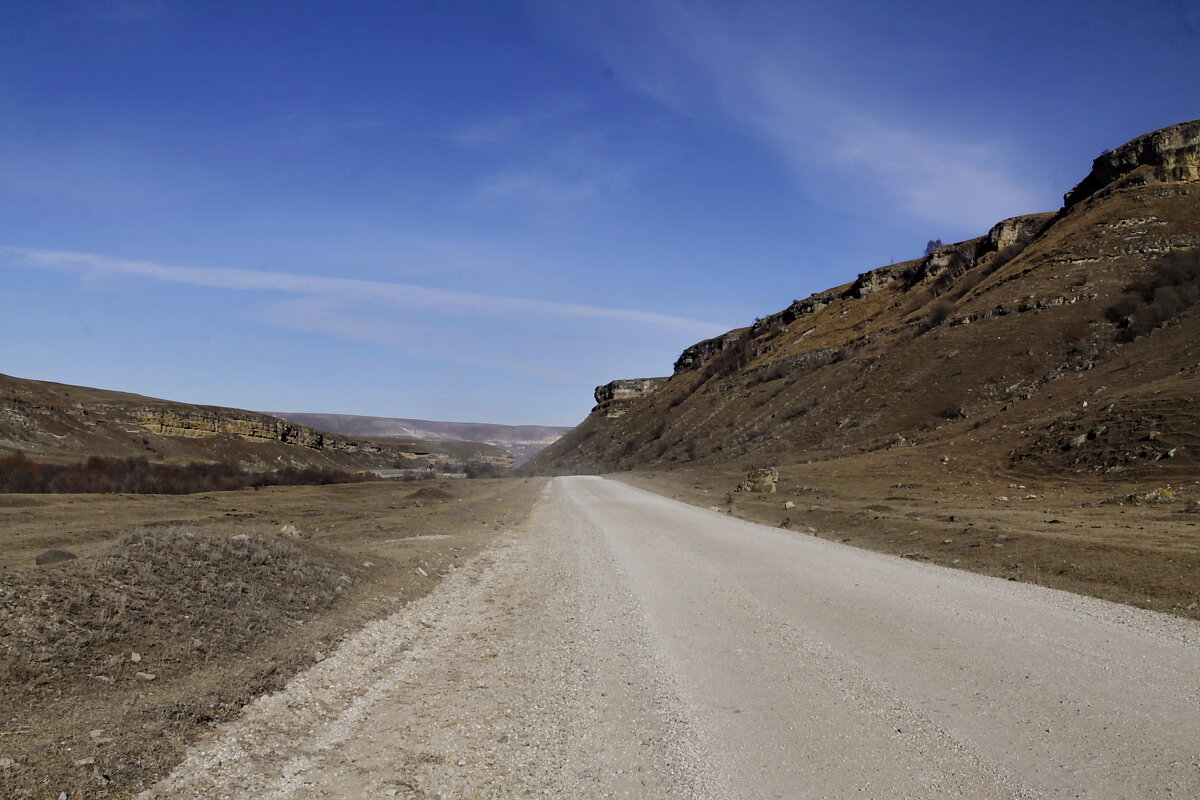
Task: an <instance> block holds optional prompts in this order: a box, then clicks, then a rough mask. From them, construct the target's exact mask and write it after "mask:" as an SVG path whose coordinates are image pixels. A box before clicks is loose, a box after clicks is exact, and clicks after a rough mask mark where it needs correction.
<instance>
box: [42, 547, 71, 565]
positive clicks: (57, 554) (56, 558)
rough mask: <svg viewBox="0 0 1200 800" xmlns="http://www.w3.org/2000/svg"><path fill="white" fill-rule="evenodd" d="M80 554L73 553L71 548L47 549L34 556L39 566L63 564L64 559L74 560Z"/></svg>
mask: <svg viewBox="0 0 1200 800" xmlns="http://www.w3.org/2000/svg"><path fill="white" fill-rule="evenodd" d="M76 558H79V556H77V555H75V554H74V553H72V552H71V551H70V550H45V551H43V552H41V553H38V554H37V555H36V556H34V559H33V563H35V564H37V565H38V566H39V567H45V566H49V565H50V564H61V563H62V562H64V561H73V560H74V559H76Z"/></svg>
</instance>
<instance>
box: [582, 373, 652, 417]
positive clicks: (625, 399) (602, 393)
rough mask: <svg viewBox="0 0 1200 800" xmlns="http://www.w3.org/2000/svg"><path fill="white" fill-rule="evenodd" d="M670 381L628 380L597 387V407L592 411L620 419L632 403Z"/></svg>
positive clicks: (650, 379) (610, 382)
mask: <svg viewBox="0 0 1200 800" xmlns="http://www.w3.org/2000/svg"><path fill="white" fill-rule="evenodd" d="M668 380H670V378H626V379H622V380H616V381H609V382H608V383H606V384H604V385H603V386H597V387H596V392H595V397H596V407H595V408H594V409H592V410H593V411H602V412H604V416H606V417H619V416H621V415H622V414H624V413H625V410H626V409H627V408H628V406H629V404H630V403H632V402H633V401H634V400H638V399H640V398H642V397H645V396H646V395H648V394H650V393H651V392H653V391H654V390H655V389H657V388H658V387H660V386H662V385H663V384H664V383H666V382H667V381H668Z"/></svg>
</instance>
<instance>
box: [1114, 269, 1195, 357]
mask: <svg viewBox="0 0 1200 800" xmlns="http://www.w3.org/2000/svg"><path fill="white" fill-rule="evenodd" d="M1197 302H1200V250H1181V251H1178V252H1175V253H1171V254H1170V255H1167V256H1164V257H1163V258H1162V259H1161V260H1160V261H1158V263H1156V264H1155V265H1154V266H1153V267H1151V268H1150V270H1149V271H1148V272H1147V273H1146V274H1145V275H1143V276H1142V277H1141V278H1139V279H1138V280H1136V281H1134V282H1133V283H1131V284H1129V285H1128V286H1126V287H1125V294H1123V295H1122V296H1121V297H1120V298H1119V299H1118V300H1117V302H1115V303H1113V304H1112V305H1111V306H1109V307H1108V310H1107V311H1106V316H1107V317H1108V319H1109V321H1110V322H1115V323H1116V324H1117V325H1118V326H1120V327H1121V328H1122V331H1121V334H1120V337H1119V338H1121V339H1123V340H1125V341H1132V340H1133V339H1136V338H1138V337H1139V336H1145V335H1147V334H1148V333H1150V332H1151V331H1152V330H1154V329H1155V328H1157V327H1159V326H1160V325H1162V324H1164V323H1167V322H1170V321H1171V320H1173V319H1175V318H1176V317H1178V316H1179V315H1180V314H1182V313H1183V312H1184V311H1187V310H1188V308H1190V307H1191V306H1193V305H1195V304H1196V303H1197Z"/></svg>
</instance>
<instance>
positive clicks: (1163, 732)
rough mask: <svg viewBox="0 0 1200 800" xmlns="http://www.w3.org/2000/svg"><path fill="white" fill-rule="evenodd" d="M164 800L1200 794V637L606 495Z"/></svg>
mask: <svg viewBox="0 0 1200 800" xmlns="http://www.w3.org/2000/svg"><path fill="white" fill-rule="evenodd" d="M142 797H145V798H168V797H170V798H244V797H262V798H288V797H305V798H307V797H312V798H373V797H380V798H386V797H401V798H421V799H422V800H433V799H434V798H438V799H440V800H451V799H452V798H530V797H561V798H600V797H637V798H659V797H661V798H676V797H677V798H764V797H766V798H770V797H774V798H842V797H867V798H909V797H911V798H941V797H955V798H1005V797H1029V798H1041V797H1047V798H1050V797H1053V798H1058V797H1087V798H1168V797H1178V798H1195V797H1200V625H1198V624H1196V623H1195V622H1191V621H1187V620H1181V619H1176V618H1171V617H1165V616H1161V615H1156V614H1153V613H1150V612H1145V611H1140V610H1137V609H1133V608H1130V607H1126V606H1119V605H1114V604H1110V603H1105V602H1103V601H1098V600H1093V599H1089V598H1083V597H1078V596H1075V595H1070V594H1066V593H1063V592H1057V591H1053V590H1048V589H1043V588H1040V587H1036V586H1030V585H1025V584H1017V583H1011V582H1007V581H1002V580H998V579H994V578H986V577H981V576H978V575H973V574H969V573H964V572H957V571H953V570H946V569H943V568H940V567H935V566H931V565H928V564H921V563H916V562H911V561H906V560H903V559H897V558H894V557H890V556H884V555H880V554H876V553H870V552H866V551H862V550H857V549H853V548H849V547H845V546H842V545H839V544H835V543H832V542H829V541H826V540H823V539H818V538H815V537H812V536H809V535H806V534H797V533H792V532H788V531H783V530H776V529H772V528H766V527H763V526H759V525H753V524H750V523H745V522H741V521H738V520H733V519H730V518H728V517H725V516H723V515H721V514H718V513H715V512H711V511H705V510H701V509H697V508H693V507H691V506H685V505H681V504H679V503H676V502H673V501H670V500H667V499H664V498H661V497H658V496H656V495H652V494H649V493H646V492H643V491H640V490H638V489H633V488H630V487H628V486H625V485H623V484H620V483H616V482H613V481H605V480H601V479H598V478H562V479H558V480H556V481H554V482H553V483H551V484H550V485H549V486H548V487H547V489H546V493H545V495H544V496H543V498H542V500H541V502H540V504H539V506H538V508H537V509H536V511H535V512H534V514H533V516H532V518H531V521H530V522H529V523H528V524H527V525H526V526H525V527H523V528H522V529H520V530H515V531H512V532H510V533H509V534H508V535H507V536H506V537H505V540H504V543H503V544H502V545H500V546H498V547H496V548H493V549H492V550H490V551H488V552H486V553H484V554H483V555H482V556H479V557H477V558H476V559H474V560H473V561H471V562H469V563H468V564H467V565H466V566H464V567H462V568H460V569H458V570H456V571H454V572H453V573H451V574H450V575H449V576H448V577H447V578H446V579H445V580H444V581H443V582H442V584H441V586H440V587H439V589H437V590H436V591H435V592H433V593H432V594H430V595H429V596H427V597H425V598H423V599H422V600H419V601H416V602H414V603H412V604H411V605H409V606H408V607H407V608H406V609H405V610H404V611H403V612H401V613H399V614H397V615H395V616H393V617H390V618H388V619H385V620H382V621H380V622H378V623H375V624H373V625H372V626H370V627H368V628H366V629H364V630H363V631H361V632H359V633H357V634H355V635H354V636H352V637H350V638H349V639H348V640H347V641H346V642H345V643H344V645H343V646H342V647H341V648H339V650H338V651H337V652H336V653H334V654H332V655H331V656H330V657H329V658H327V659H325V660H324V661H321V662H320V663H317V664H315V665H314V666H313V668H312V669H310V670H308V671H307V672H305V673H303V674H302V675H300V676H298V677H297V678H296V679H295V680H294V681H293V682H292V683H291V684H289V686H288V687H287V688H286V689H285V690H284V691H282V692H280V693H278V694H275V695H271V696H269V697H264V698H261V699H259V700H258V701H256V702H255V703H254V704H252V705H251V706H250V707H248V709H247V711H246V713H245V714H244V715H243V717H242V719H240V720H239V721H237V722H236V723H232V724H230V725H228V726H225V727H224V728H222V729H221V730H220V731H218V732H217V733H216V734H215V735H214V736H213V738H212V739H210V740H209V741H206V742H203V743H201V744H200V745H198V746H197V747H195V748H192V749H191V750H190V751H189V756H188V758H187V760H186V761H185V762H184V763H183V764H182V765H180V767H179V768H178V769H177V770H176V771H175V772H174V773H173V774H172V775H171V776H169V777H168V778H167V779H165V780H164V781H162V782H161V783H160V784H158V785H156V786H155V787H153V788H152V789H150V790H149V791H147V792H146V793H144V794H143V795H142Z"/></svg>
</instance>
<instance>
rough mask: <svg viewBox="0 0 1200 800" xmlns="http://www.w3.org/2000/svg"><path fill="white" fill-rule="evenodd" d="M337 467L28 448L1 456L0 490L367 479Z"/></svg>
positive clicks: (186, 489)
mask: <svg viewBox="0 0 1200 800" xmlns="http://www.w3.org/2000/svg"><path fill="white" fill-rule="evenodd" d="M367 479H368V478H366V477H365V476H363V475H355V474H351V473H349V472H343V471H341V470H335V469H320V468H316V467H309V468H304V469H298V468H296V467H285V468H284V469H280V470H274V471H271V472H248V471H246V470H244V469H242V468H241V467H239V466H237V465H236V464H231V463H228V462H222V463H204V462H192V463H190V464H158V463H151V462H149V461H147V460H146V459H144V458H104V457H101V456H92V457H91V458H89V459H87V460H86V461H84V462H82V463H79V464H40V463H37V462H35V461H32V460H31V459H30V458H29V457H28V456H26V455H25V454H24V453H16V454H15V455H11V456H3V457H0V492H23V493H28V494H57V493H68V492H69V493H79V494H193V493H196V492H219V491H229V490H233V489H243V488H247V487H251V486H311V485H324V484H330V483H352V482H356V481H363V480H367Z"/></svg>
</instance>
